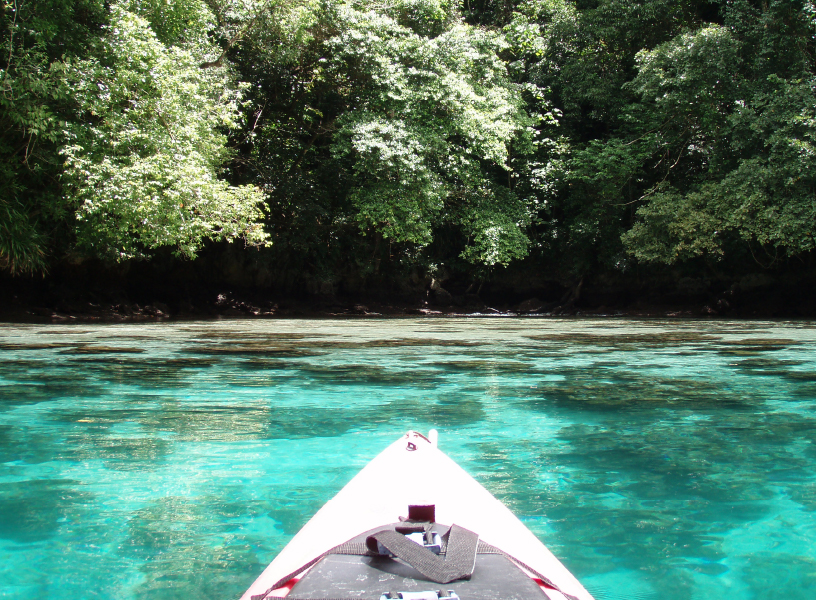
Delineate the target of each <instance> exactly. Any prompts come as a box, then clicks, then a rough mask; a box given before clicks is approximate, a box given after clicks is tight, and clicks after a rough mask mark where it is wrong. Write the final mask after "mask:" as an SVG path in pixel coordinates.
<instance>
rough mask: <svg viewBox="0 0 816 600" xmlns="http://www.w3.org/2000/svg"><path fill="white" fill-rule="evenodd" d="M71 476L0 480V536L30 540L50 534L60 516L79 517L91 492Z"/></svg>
mask: <svg viewBox="0 0 816 600" xmlns="http://www.w3.org/2000/svg"><path fill="white" fill-rule="evenodd" d="M81 490H82V486H81V483H80V482H79V481H74V480H70V479H34V480H28V481H20V482H14V483H0V515H3V518H2V519H0V538H3V539H7V540H13V541H15V542H18V543H32V542H40V541H43V540H47V539H49V538H51V537H53V536H54V535H55V534H56V533H57V531H58V529H59V527H60V520H62V519H66V518H68V519H72V520H74V521H78V520H81V519H82V517H83V516H84V515H85V514H86V513H87V512H88V510H89V508H88V507H89V506H91V505H92V503H93V500H94V497H93V495H92V494H89V493H87V492H83V491H81Z"/></svg>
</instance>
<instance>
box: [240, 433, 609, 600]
mask: <svg viewBox="0 0 816 600" xmlns="http://www.w3.org/2000/svg"><path fill="white" fill-rule="evenodd" d="M435 434H436V432H432V435H433V436H435ZM432 439H433V437H432ZM434 441H435V440H434ZM410 505H434V506H435V507H436V509H435V510H436V519H435V520H436V522H437V523H444V524H448V525H451V524H454V523H455V524H457V525H459V526H461V527H464V528H465V529H468V530H471V531H474V532H477V533H478V535H479V539H481V540H483V541H484V542H486V543H488V544H490V545H492V546H495V547H496V548H499V549H501V550H502V551H504V552H506V553H507V554H509V555H511V556H512V557H513V558H515V559H517V560H518V561H519V562H520V563H523V564H524V565H526V566H528V567H529V568H530V569H531V570H532V571H533V572H538V573H540V574H542V575H544V576H545V577H546V578H547V579H548V580H549V581H550V582H552V583H553V584H554V587H556V588H557V589H558V590H560V591H561V592H563V594H568V595H571V596H573V597H575V598H578V599H579V600H593V599H592V596H591V595H590V594H589V592H587V591H586V590H585V589H584V587H583V586H582V585H581V584H580V583H579V582H578V580H577V579H576V578H575V577H574V576H573V575H572V573H570V572H569V571H568V570H567V569H566V567H564V565H562V564H561V562H560V561H559V560H558V559H557V558H556V557H555V556H554V555H553V554H552V553H551V552H550V551H549V550H548V549H547V547H546V546H544V544H542V543H541V542H540V541H539V539H538V538H536V537H535V535H533V533H532V532H531V531H530V530H529V529H527V527H525V526H524V524H523V523H522V522H521V521H519V520H518V518H517V517H516V516H515V515H514V514H513V513H512V512H510V510H509V509H508V508H507V507H506V506H505V505H504V504H502V503H501V502H499V501H498V500H497V499H496V498H495V497H493V496H492V495H491V494H490V492H488V491H487V490H486V489H485V488H484V487H482V486H481V485H480V484H479V483H478V482H477V481H476V480H475V479H473V478H472V477H471V476H470V475H468V474H467V473H466V472H465V471H464V469H462V468H461V467H460V466H459V465H457V464H456V463H455V462H454V461H453V460H451V459H450V458H449V457H448V456H447V455H445V454H444V453H443V452H442V451H440V450H439V449H438V448H437V446H436V444H435V443H434V442H432V441H431V440H429V439H428V438H426V437H424V436H423V435H421V434H419V433H416V432H413V431H409V432H408V433H407V434H406V435H404V436H402V437H401V438H400V439H399V440H397V441H396V442H394V443H393V444H391V445H390V446H389V447H388V448H386V449H385V450H384V451H383V452H382V453H380V454H379V455H378V456H377V457H376V458H374V460H372V461H371V462H370V463H369V464H368V465H366V467H365V468H363V470H362V471H360V472H359V473H358V474H357V476H355V477H354V479H352V480H351V481H350V482H349V483H348V484H347V485H346V486H345V487H344V488H343V489H342V490H341V491H340V492H339V493H338V494H337V495H336V496H335V497H334V498H332V499H331V500H330V501H329V502H327V503H326V504H325V505H324V506H323V507H322V508H321V509H320V510H319V511H318V512H317V513H316V514H315V515H314V516H313V517H312V519H311V520H310V521H309V522H308V523H306V525H305V526H304V527H303V528H302V529H301V530H300V531H299V532H298V533H297V535H295V537H294V538H292V540H291V541H290V542H289V543H288V544H287V545H286V547H285V548H284V549H283V550H281V552H280V554H278V556H277V557H276V558H275V559H274V560H273V561H272V562H271V563H270V564H269V566H268V567H267V568H266V569H265V570H264V572H263V573H262V574H261V575H260V576H259V577H258V579H257V580H256V581H255V582H254V583H253V584H252V586H251V587H250V588H249V589H248V590H247V591H246V592H245V593H244V595H243V596H242V597H241V600H250V599H251V597H252V596H253V595H257V594H263V593H264V592H267V591H268V590H269V589H270V587H271V586H272V585H274V584H275V583H277V582H279V581H280V580H281V579H282V578H285V577H287V576H288V575H289V574H291V573H293V572H295V571H297V570H298V569H299V568H300V567H302V566H303V565H306V564H308V563H310V562H311V561H313V560H314V559H315V558H317V557H319V556H321V555H323V554H324V553H326V552H327V551H328V550H330V549H332V548H334V547H335V546H338V545H340V544H342V543H344V542H346V541H348V540H349V539H351V538H353V537H354V536H356V535H358V534H360V533H361V532H363V531H367V530H370V529H375V528H377V527H380V526H383V525H386V524H388V523H394V522H396V521H399V520H400V518H401V517H404V516H405V515H406V514H407V512H408V506H410ZM286 591H287V590H285V589H281V590H280V591H279V592H278V593H273V594H270V596H269V597H275V596H281V595H284V594H285V593H286ZM563 594H562V593H559V592H557V591H554V590H551V589H547V595H548V596H550V597H551V598H553V599H554V600H561V598H564V596H563Z"/></svg>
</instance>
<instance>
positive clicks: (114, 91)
mask: <svg viewBox="0 0 816 600" xmlns="http://www.w3.org/2000/svg"><path fill="white" fill-rule="evenodd" d="M186 37H187V38H188V39H187V40H185V43H184V44H182V45H174V46H169V47H168V46H165V45H164V44H162V43H161V42H160V41H159V40H158V39H157V37H156V35H155V33H154V32H153V30H152V29H151V28H150V27H149V25H148V23H147V21H145V20H144V19H142V18H141V17H138V16H137V15H135V14H133V13H131V12H129V11H127V10H126V9H125V7H123V6H119V5H114V6H113V8H112V11H111V24H110V25H109V26H108V27H107V31H106V35H105V36H104V37H103V38H102V40H101V46H100V51H99V55H100V58H94V59H87V60H84V61H81V62H78V63H76V64H75V65H74V68H73V71H72V73H73V82H72V92H73V93H74V95H75V98H76V100H77V102H78V103H79V106H80V109H81V111H82V113H81V119H80V120H77V121H76V122H74V123H72V124H71V126H70V127H69V132H70V135H71V138H72V139H71V143H70V144H69V145H67V146H65V147H64V148H63V149H62V154H63V156H64V157H65V165H66V166H65V173H64V176H63V177H64V181H65V189H66V198H67V200H68V202H69V206H70V207H71V208H72V209H73V210H75V211H76V218H77V222H78V224H77V239H78V244H79V245H80V247H81V248H84V249H87V250H90V251H91V252H92V253H93V254H96V255H101V256H108V257H111V258H114V259H117V260H121V259H126V258H131V257H134V256H141V255H142V254H143V252H144V251H145V250H146V249H153V248H158V247H162V246H172V247H175V248H176V249H177V251H178V252H179V253H180V254H181V255H184V256H194V255H195V253H196V252H197V251H198V249H199V248H200V247H201V244H202V243H203V240H205V239H235V238H243V239H244V240H246V242H247V243H250V244H262V243H265V241H266V237H267V236H266V234H265V233H264V232H263V230H262V227H261V225H259V224H258V220H259V219H260V218H261V217H262V213H261V210H260V203H261V202H262V200H263V197H262V195H261V193H260V192H259V191H258V190H257V189H256V188H255V187H253V186H248V185H245V186H238V187H234V186H230V185H229V184H228V183H227V182H226V181H224V180H223V179H220V178H219V175H220V172H221V169H222V165H223V164H224V163H225V162H226V161H227V159H228V158H229V156H230V153H229V151H228V150H227V147H226V136H225V135H224V134H222V133H219V129H226V128H230V127H232V126H233V125H234V124H235V119H236V117H237V111H238V101H239V100H240V95H239V93H238V90H236V89H233V88H232V87H231V86H230V78H229V75H228V73H227V72H226V71H225V70H224V69H203V68H201V66H200V65H201V64H202V63H203V62H205V61H206V59H207V58H211V57H212V56H214V55H215V54H217V53H218V50H217V49H216V48H212V47H209V46H208V44H207V42H206V41H205V39H204V36H203V32H202V33H201V34H199V35H198V36H196V37H194V36H191V35H188V36H186Z"/></svg>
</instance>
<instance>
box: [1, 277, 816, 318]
mask: <svg viewBox="0 0 816 600" xmlns="http://www.w3.org/2000/svg"><path fill="white" fill-rule="evenodd" d="M106 296H107V297H106ZM134 296H135V297H134ZM152 296H153V297H151V296H146V295H145V294H133V295H131V294H128V293H126V292H124V291H123V290H121V289H112V290H110V291H109V293H107V294H100V292H99V291H98V290H96V291H94V290H79V289H70V290H65V289H64V288H63V289H57V290H53V289H51V290H49V289H44V288H43V286H42V285H31V284H29V285H19V284H18V285H15V286H9V285H5V286H3V289H2V290H0V322H18V323H88V322H102V323H119V322H140V321H153V322H157V321H166V320H194V319H205V320H206V319H230V318H256V319H269V318H342V317H348V318H365V317H417V316H425V317H456V316H462V317H502V316H507V317H509V316H527V317H568V316H574V317H581V316H588V317H589V316H592V317H650V318H738V319H764V318H792V319H810V318H816V306H814V305H813V304H810V303H803V302H801V301H800V300H798V301H795V302H794V301H788V302H786V301H785V298H784V297H782V298H780V297H774V298H768V297H767V295H763V294H755V295H753V296H751V295H746V294H743V295H742V296H741V297H740V298H739V299H738V301H730V302H729V298H728V295H722V296H721V297H719V298H718V297H714V298H711V299H705V298H702V299H701V298H692V299H689V300H687V301H685V302H683V301H677V299H676V298H673V299H669V301H662V299H660V298H658V299H656V301H655V299H654V298H652V299H646V300H644V299H642V298H635V299H634V300H632V301H621V302H617V303H615V302H607V303H598V302H597V301H595V302H593V301H592V299H591V298H589V299H586V300H582V299H569V298H567V299H564V298H563V297H562V298H560V299H555V300H552V299H550V300H542V299H540V298H539V297H536V296H530V297H526V298H524V299H523V300H521V301H518V300H517V299H514V298H513V297H512V295H511V294H508V295H507V297H506V298H502V296H501V294H495V293H493V294H492V296H491V297H489V298H485V299H482V298H480V297H479V296H476V295H468V296H454V295H451V294H447V295H444V294H441V293H439V291H438V290H436V291H435V290H433V289H431V288H430V287H429V288H428V290H427V291H426V293H425V294H422V295H417V296H415V297H409V298H406V297H401V296H398V295H394V296H393V297H390V298H389V297H385V298H383V297H381V296H380V297H377V298H372V297H348V296H328V297H325V296H302V297H292V296H276V295H275V294H272V293H269V292H268V291H258V290H243V289H239V290H236V289H229V288H226V287H225V288H222V289H217V290H196V291H195V293H186V294H184V295H183V296H179V295H173V294H168V295H160V294H153V295H152ZM147 298H149V299H147ZM671 300H674V301H671ZM788 300H795V299H791V298H788Z"/></svg>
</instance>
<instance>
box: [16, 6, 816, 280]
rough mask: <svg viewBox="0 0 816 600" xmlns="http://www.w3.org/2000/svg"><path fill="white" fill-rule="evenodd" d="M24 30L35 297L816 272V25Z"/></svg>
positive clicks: (159, 10) (708, 13)
mask: <svg viewBox="0 0 816 600" xmlns="http://www.w3.org/2000/svg"><path fill="white" fill-rule="evenodd" d="M3 9H4V12H3V16H2V29H3V37H2V38H0V88H1V89H0V91H1V92H2V93H0V107H2V113H0V122H2V130H0V159H1V160H0V268H2V269H4V270H6V271H9V272H12V273H23V272H42V271H43V270H46V269H47V268H48V265H49V264H50V263H53V262H55V261H61V260H66V259H68V258H70V259H72V260H82V259H83V258H84V257H90V256H96V257H102V258H108V259H112V260H124V259H131V258H134V257H141V256H148V255H149V254H150V252H151V251H152V250H154V249H156V248H160V247H170V248H174V249H175V251H176V252H177V253H179V254H181V255H184V256H195V254H196V253H197V252H198V251H199V250H200V249H201V248H202V245H203V244H204V243H205V241H206V240H213V239H214V240H219V239H226V240H233V239H238V238H240V239H243V240H244V241H245V243H246V244H249V245H255V246H264V245H267V246H268V248H267V249H266V250H264V252H263V256H265V257H267V258H266V260H268V261H271V262H275V263H277V264H283V265H286V268H288V269H290V270H296V271H299V272H302V271H304V270H307V271H310V272H311V273H312V274H313V275H315V276H316V277H324V278H325V279H332V278H336V277H340V276H350V275H352V274H353V275H354V276H358V277H359V276H366V275H367V274H371V273H375V272H378V271H379V270H380V269H381V268H382V266H383V265H386V264H387V265H389V268H390V269H392V270H394V269H397V270H399V269H403V270H404V271H406V272H407V270H409V269H412V268H419V269H420V270H421V271H423V272H425V273H432V272H434V269H438V268H439V267H440V265H444V266H446V267H447V268H449V269H457V270H459V271H461V272H464V273H470V274H471V275H472V276H479V275H480V274H481V275H484V273H486V272H487V271H489V270H490V269H495V268H496V267H497V266H500V265H507V264H510V263H514V262H515V263H518V261H520V260H522V259H523V260H524V261H525V262H524V264H525V265H526V266H525V268H527V269H531V270H534V271H536V272H541V271H546V272H548V273H550V276H551V277H552V278H553V279H554V280H560V281H574V280H578V279H579V278H581V277H584V276H586V275H588V274H593V273H600V272H625V271H626V270H627V269H630V268H631V267H632V266H633V265H634V264H637V263H642V264H645V263H651V264H665V265H677V266H682V265H696V264H701V263H706V262H707V263H709V264H710V265H711V264H719V265H720V266H722V267H723V268H727V269H731V270H739V269H741V268H743V267H744V265H745V264H746V263H750V264H753V265H760V266H762V267H772V266H774V265H776V264H778V263H779V262H780V261H785V260H788V259H790V258H792V257H793V258H806V257H810V256H811V255H812V254H813V253H814V251H816V238H815V237H814V219H816V77H815V76H814V66H815V65H814V60H816V59H815V58H814V57H816V5H814V3H813V2H811V1H807V0H463V1H462V2H459V1H457V0H391V1H389V2H381V1H378V0H296V1H288V2H283V1H282V0H117V1H113V2H107V3H106V2H103V1H102V0H4V5H3ZM525 257H526V258H525Z"/></svg>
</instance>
